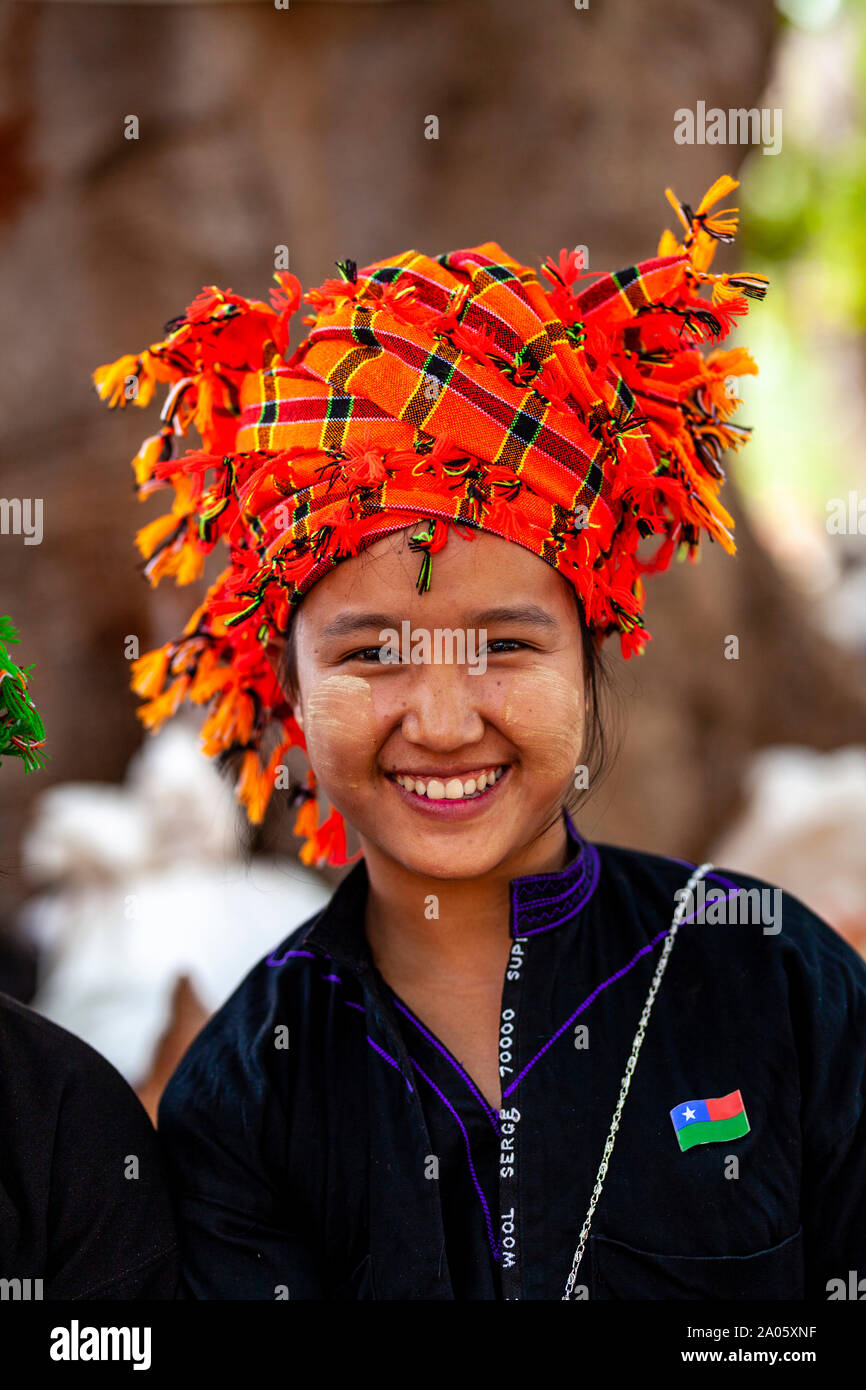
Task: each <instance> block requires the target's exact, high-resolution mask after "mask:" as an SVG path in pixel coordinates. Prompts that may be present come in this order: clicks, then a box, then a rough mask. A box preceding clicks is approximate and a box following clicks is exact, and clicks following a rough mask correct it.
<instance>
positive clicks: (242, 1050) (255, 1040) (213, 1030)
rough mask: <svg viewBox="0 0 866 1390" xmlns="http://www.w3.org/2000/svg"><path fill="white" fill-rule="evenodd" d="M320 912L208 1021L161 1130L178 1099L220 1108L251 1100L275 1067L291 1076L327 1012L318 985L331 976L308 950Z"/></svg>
mask: <svg viewBox="0 0 866 1390" xmlns="http://www.w3.org/2000/svg"><path fill="white" fill-rule="evenodd" d="M326 906H327V904H326ZM323 911H324V908H323V909H320V910H319V911H318V912H316V913H314V914H313V915H312V916H311V917H309V918H307V920H306V921H305V922H302V923H301V924H300V926H298V927H296V928H295V929H294V930H293V931H292V932H291V933H290V934H289V935H288V936H287V937H284V939H283V940H282V941H280V942H279V943H278V944H277V945H276V946H275V947H274V949H273V950H272V951H270V952H269V953H268V954H267V955H266V956H263V957H262V958H261V960H259V961H258V962H257V963H256V964H255V965H254V966H253V967H252V968H251V969H250V970H249V971H248V972H247V974H246V975H245V976H244V977H243V979H242V980H241V981H240V983H239V984H238V985H237V986H236V987H235V989H234V990H233V991H232V993H231V994H230V995H229V996H228V998H227V999H226V1000H225V1002H224V1003H223V1004H222V1005H221V1006H220V1007H219V1008H218V1009H217V1010H216V1012H215V1013H214V1014H213V1015H212V1016H211V1017H210V1019H208V1021H207V1023H206V1024H205V1025H204V1027H203V1028H202V1029H201V1031H200V1032H199V1033H198V1034H197V1036H196V1037H195V1038H194V1040H193V1042H192V1043H191V1044H190V1046H189V1047H188V1049H187V1051H186V1052H185V1053H184V1055H183V1057H182V1059H181V1061H180V1063H179V1065H178V1067H177V1068H176V1070H175V1072H174V1074H173V1076H172V1078H171V1080H170V1081H169V1084H168V1087H167V1088H166V1091H165V1092H164V1094H163V1100H162V1102H161V1104H160V1124H162V1117H163V1112H164V1109H165V1110H167V1109H168V1108H169V1107H170V1106H171V1105H172V1103H173V1097H175V1096H179V1095H181V1094H182V1095H184V1096H188V1094H189V1093H190V1092H191V1091H192V1090H195V1091H196V1093H197V1094H198V1095H199V1096H202V1094H203V1093H206V1094H207V1095H209V1096H210V1099H211V1101H212V1102H214V1103H215V1102H217V1101H218V1100H219V1098H220V1095H225V1094H227V1093H233V1094H237V1093H240V1092H244V1093H246V1094H247V1095H252V1094H255V1093H256V1091H257V1090H258V1089H260V1088H261V1087H263V1086H264V1085H265V1084H266V1081H267V1076H268V1074H269V1073H270V1072H271V1071H273V1070H274V1069H275V1067H276V1069H277V1070H278V1071H279V1073H280V1074H281V1075H283V1076H284V1077H285V1075H286V1073H287V1071H290V1070H291V1069H292V1063H293V1062H294V1061H296V1060H297V1057H298V1055H299V1043H300V1041H301V1036H300V1035H301V1033H302V1032H308V1031H309V1030H310V1028H311V1026H312V1019H313V1016H314V1015H315V1014H316V1012H317V1010H318V1011H321V1010H322V1009H325V1008H326V1006H327V993H326V992H325V993H324V995H323V992H322V991H321V990H320V989H319V988H318V984H319V981H320V977H321V976H323V975H326V974H327V970H328V959H327V957H326V956H325V955H324V954H323V953H322V952H321V951H318V950H316V951H314V950H310V949H307V947H306V938H307V936H308V934H309V932H310V931H311V930H312V929H313V927H315V926H316V924H317V923H318V922H319V920H320V918H321V916H322V912H323ZM285 1063H288V1064H289V1065H288V1067H287V1066H286V1065H284V1064H285Z"/></svg>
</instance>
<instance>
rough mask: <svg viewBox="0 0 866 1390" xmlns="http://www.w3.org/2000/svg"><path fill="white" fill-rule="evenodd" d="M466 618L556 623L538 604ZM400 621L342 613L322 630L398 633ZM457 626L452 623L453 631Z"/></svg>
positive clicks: (472, 623) (482, 623)
mask: <svg viewBox="0 0 866 1390" xmlns="http://www.w3.org/2000/svg"><path fill="white" fill-rule="evenodd" d="M466 616H467V618H468V619H469V622H468V624H467V626H469V627H476V628H478V627H480V628H484V627H487V626H491V627H492V626H493V625H494V623H528V624H531V625H533V626H534V627H543V628H547V629H548V630H549V631H556V630H558V628H559V623H558V622H557V621H556V619H555V618H554V617H553V615H552V614H551V613H548V612H547V610H546V609H544V608H541V607H539V605H538V604H537V603H519V604H513V603H509V604H503V605H499V606H497V607H495V608H483V609H479V610H477V611H476V612H474V613H469V614H467V615H466ZM401 621H402V620H401V619H400V618H395V617H394V616H393V614H391V613H363V612H360V613H341V614H340V616H339V617H338V618H335V619H334V621H333V622H332V623H329V624H328V626H327V627H326V628H324V629H323V631H322V636H323V637H346V636H349V635H350V634H351V633H353V632H361V631H363V630H365V629H367V628H377V629H379V630H381V629H382V628H390V629H393V630H394V631H397V630H398V629H399V628H400V623H401ZM459 626H460V625H459V624H456V623H451V624H450V627H451V628H452V629H454V628H455V627H459Z"/></svg>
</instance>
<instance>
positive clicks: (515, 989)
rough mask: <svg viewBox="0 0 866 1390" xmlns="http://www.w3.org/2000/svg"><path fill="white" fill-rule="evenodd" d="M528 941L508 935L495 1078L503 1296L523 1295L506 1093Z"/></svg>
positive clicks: (513, 1111) (516, 1156) (514, 1109)
mask: <svg viewBox="0 0 866 1390" xmlns="http://www.w3.org/2000/svg"><path fill="white" fill-rule="evenodd" d="M528 947H529V941H528V940H527V938H526V937H517V938H515V939H514V940H513V941H512V944H511V952H510V954H509V957H508V964H507V966H506V968H505V980H504V982H503V986H502V1009H501V1011H500V1016H499V1078H500V1083H501V1086H502V1106H501V1108H500V1111H499V1127H500V1142H499V1251H500V1269H501V1280H502V1297H503V1298H504V1299H519V1298H522V1297H523V1279H522V1272H521V1271H522V1258H523V1250H522V1241H521V1222H520V1163H521V1153H520V1122H521V1118H522V1117H521V1113H520V1109H519V1107H518V1106H517V1105H516V1104H514V1103H512V1101H511V1098H510V1097H507V1095H506V1092H507V1091H508V1087H509V1085H511V1084H512V1083H513V1082H514V1079H515V1077H517V1076H518V1075H519V1056H518V1038H519V1027H518V1021H519V1011H520V1003H521V998H522V991H523V980H524V977H525V972H526V952H527V949H528Z"/></svg>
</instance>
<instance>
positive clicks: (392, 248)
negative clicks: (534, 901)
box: [0, 0, 863, 916]
mask: <svg viewBox="0 0 866 1390" xmlns="http://www.w3.org/2000/svg"><path fill="white" fill-rule="evenodd" d="M773 14H774V11H773V4H772V0H760V3H754V0H733V2H732V3H730V4H728V5H725V6H712V5H705V6H697V7H696V6H695V5H694V4H693V3H690V0H657V3H655V4H653V5H645V4H640V3H638V2H637V0H619V3H618V4H617V5H613V6H612V5H607V4H598V5H596V4H595V3H594V0H593V2H592V3H591V4H590V6H589V7H588V8H587V9H586V10H577V9H576V8H573V7H571V6H569V5H567V4H565V3H562V4H555V5H554V4H548V5H537V6H536V5H527V4H526V3H525V0H495V3H494V2H493V0H483V2H482V0H440V2H439V3H435V4H426V3H417V4H414V5H413V4H401V5H396V6H395V5H390V4H382V5H379V6H376V5H372V4H364V5H358V6H355V5H353V4H341V5H317V4H294V5H292V6H291V7H290V8H289V9H288V10H280V11H277V10H275V9H274V8H273V7H272V6H270V5H268V4H261V5H256V4H247V5H229V6H223V5H213V6H209V5H192V6H182V5H177V6H171V5H169V6H166V5H154V6H147V5H133V6H128V7H127V6H123V5H117V6H109V5H106V6H98V7H94V6H90V5H76V4H62V5H45V6H36V5H30V6H26V5H15V4H9V5H7V6H5V8H3V9H2V10H0V22H2V25H3V29H4V33H5V37H6V39H7V42H6V44H5V45H4V47H5V51H6V53H7V55H8V56H7V58H6V60H5V61H6V68H7V73H6V75H7V79H8V82H7V87H8V93H9V96H10V102H11V104H10V105H9V108H8V114H7V117H6V119H5V124H4V125H3V127H2V130H0V157H2V158H4V159H5V161H6V165H7V169H8V171H9V173H10V178H9V179H8V180H7V182H6V190H7V191H6V197H5V202H4V203H3V205H2V207H0V216H2V217H3V218H4V226H3V235H4V239H5V247H4V250H5V255H4V256H3V258H2V266H0V288H2V294H3V303H4V309H5V319H6V323H7V325H9V327H8V329H7V333H6V334H5V335H4V344H3V362H2V365H3V370H2V372H0V421H2V424H0V430H2V433H3V436H4V437H3V439H2V456H3V458H4V469H3V483H2V489H3V491H4V493H5V495H6V496H8V497H21V498H25V497H38V498H42V499H43V502H44V537H43V539H42V542H41V544H40V545H34V546H26V545H25V544H24V542H23V538H22V537H20V536H2V537H0V586H2V588H3V591H4V592H9V593H12V592H14V593H15V595H16V602H15V612H16V615H17V618H18V620H19V622H20V626H21V629H22V633H23V634H24V635H25V638H26V642H27V655H26V659H27V661H28V662H33V664H34V666H35V673H34V691H35V692H36V694H37V697H38V702H39V706H40V710H41V711H42V713H43V717H44V719H45V723H46V727H47V730H48V734H49V745H48V751H49V752H50V753H51V754H52V762H51V763H50V764H49V767H48V770H47V771H46V772H45V773H44V774H41V777H42V779H43V780H42V781H40V782H39V783H38V785H37V779H35V778H32V777H31V778H25V777H24V776H23V774H22V773H21V772H20V770H19V769H15V768H13V769H9V771H8V773H6V774H5V776H4V786H3V802H2V806H0V836H2V843H3V846H4V855H5V863H6V865H7V866H9V867H11V866H12V865H13V864H14V862H15V855H16V849H17V845H18V842H19V837H20V833H21V827H22V824H23V821H24V813H25V810H26V808H27V806H28V805H29V803H30V801H31V799H32V797H33V796H34V795H36V794H37V793H38V792H39V791H41V790H43V788H44V781H45V780H47V781H49V782H51V781H55V780H73V781H77V780H80V779H96V780H100V781H118V780H119V779H120V778H121V777H122V775H123V770H124V768H125V766H126V763H127V760H128V758H129V757H130V755H131V753H132V752H133V750H134V749H135V748H136V747H137V746H138V744H139V742H140V738H141V729H140V726H139V725H138V724H137V721H136V717H135V710H136V708H137V706H138V703H139V702H138V700H137V698H136V697H135V696H134V695H132V694H131V692H130V691H129V689H128V678H129V660H128V657H127V655H126V652H127V650H128V639H129V638H130V637H136V638H138V640H139V643H140V649H141V650H142V651H146V650H147V649H148V648H149V647H151V646H154V645H156V644H157V643H159V642H162V641H165V640H167V639H168V638H169V637H172V636H175V635H176V634H177V633H179V632H180V631H181V629H182V627H183V625H184V623H185V622H186V619H187V617H188V616H189V613H190V611H191V609H192V606H193V604H194V601H195V596H194V595H193V594H192V591H191V590H188V589H187V590H180V591H175V590H174V589H173V588H171V587H170V586H168V585H166V584H164V585H162V586H160V588H159V589H158V590H156V591H151V590H150V589H149V587H148V585H147V584H146V582H145V581H144V580H143V579H142V578H141V577H140V574H139V572H138V571H139V566H140V559H139V557H138V555H137V552H136V551H135V549H134V547H133V535H134V531H135V530H136V529H137V528H138V527H140V526H142V525H143V524H144V523H145V522H147V521H149V520H151V519H152V518H153V517H155V516H158V515H160V514H161V512H162V510H163V509H164V506H163V499H162V498H161V497H157V498H156V499H153V500H151V501H149V502H148V503H146V504H145V505H139V503H138V502H137V500H136V498H135V494H134V490H133V479H132V472H131V469H130V468H129V465H128V460H129V459H131V457H132V456H133V454H134V453H135V452H136V450H137V448H138V445H139V443H140V440H141V438H142V436H143V435H144V434H146V433H150V432H152V429H153V428H154V427H155V426H154V425H153V419H154V416H155V412H154V411H151V412H150V415H149V416H148V417H146V416H145V415H144V414H141V415H139V414H138V412H137V411H127V412H126V413H125V414H124V415H120V414H118V415H116V416H109V415H108V414H107V412H106V411H105V409H104V407H102V406H101V405H100V404H99V403H98V402H97V400H96V397H95V395H94V394H93V392H92V390H91V386H90V372H91V371H92V369H93V368H94V367H95V366H97V365H98V364H100V363H102V362H106V361H111V360H113V359H114V358H115V357H117V356H118V355H119V354H120V353H121V352H123V351H128V350H131V349H135V348H138V347H142V346H144V345H145V344H147V343H148V342H152V341H154V340H155V339H157V338H159V337H161V336H162V330H163V324H164V323H165V321H166V320H168V319H169V318H170V317H172V316H173V315H174V314H176V313H178V312H179V311H180V310H182V309H183V308H184V306H185V305H186V304H187V303H189V301H190V300H191V299H192V298H193V296H194V295H195V293H196V292H197V291H198V289H199V288H200V287H201V285H202V284H205V283H217V284H220V285H222V286H225V287H229V286H230V287H232V288H235V289H238V290H241V291H243V292H244V293H248V294H252V295H256V294H262V295H263V294H265V293H266V291H267V288H268V287H269V284H270V276H271V272H272V270H273V267H274V255H275V248H277V247H279V246H285V247H286V248H287V251H288V260H289V267H290V269H291V270H293V271H294V272H295V273H296V274H298V275H299V276H300V278H301V280H302V282H303V283H304V285H308V284H311V283H313V284H315V283H318V282H319V281H321V280H322V279H323V278H325V276H327V275H328V274H329V273H331V272H332V271H333V263H334V261H335V260H336V259H342V258H346V257H351V258H352V259H354V260H356V261H357V262H358V263H360V264H363V263H365V262H368V261H370V260H373V259H376V258H379V257H381V256H383V255H386V254H388V253H390V252H396V251H399V250H402V249H404V248H406V247H408V246H416V247H419V248H422V249H425V250H428V251H431V252H433V253H436V252H439V251H441V250H447V249H450V248H453V247H458V246H463V245H472V244H477V243H478V242H480V241H483V240H486V239H490V238H493V239H496V240H498V241H500V242H501V243H502V244H503V245H504V246H505V247H506V248H507V249H508V250H509V251H511V252H512V254H514V255H516V256H518V257H520V258H522V259H524V260H526V261H528V262H530V263H533V264H537V263H538V262H539V261H541V260H543V259H544V257H545V256H546V255H547V254H548V253H553V254H554V255H556V254H557V253H558V251H559V249H560V248H561V247H562V246H572V245H575V244H582V245H586V246H587V248H588V251H589V267H590V269H593V270H595V269H604V268H607V269H610V268H614V267H615V266H617V265H623V264H629V263H631V262H632V261H633V260H635V259H638V258H641V257H643V256H646V255H650V254H653V253H654V252H655V249H656V245H657V239H658V235H659V232H660V231H661V229H662V227H663V226H665V225H667V224H669V222H670V220H671V214H670V210H669V208H668V205H667V203H666V202H665V201H664V198H663V190H664V187H665V185H666V184H671V185H673V186H674V187H675V188H676V190H677V192H678V193H679V194H680V196H682V197H684V198H686V199H691V200H696V199H697V198H699V197H700V196H701V194H702V193H703V191H704V190H705V189H706V188H707V187H708V186H709V183H710V182H711V180H712V179H713V178H714V177H715V176H716V175H717V174H719V173H721V172H724V171H726V170H727V171H729V172H731V173H734V174H735V173H736V171H737V167H738V164H739V161H740V158H741V156H742V153H743V150H742V148H738V147H730V148H728V147H707V146H697V145H695V146H684V145H675V143H674V140H673V129H674V114H673V113H674V111H675V109H676V108H677V107H680V106H684V105H693V104H694V103H695V101H696V100H698V99H703V100H705V101H706V103H707V105H708V106H721V107H723V108H727V107H728V106H751V105H754V104H756V102H757V101H758V98H759V95H760V92H761V89H762V86H763V83H764V80H765V74H766V71H767V66H768V58H769V54H770V51H771V46H772V40H773V24H774V18H773ZM624 20H625V22H624ZM431 116H432V117H435V118H436V120H437V122H438V138H437V139H427V138H425V129H426V130H427V131H428V132H429V130H430V129H431V125H430V121H429V118H430V117H431ZM133 117H134V118H136V119H137V122H138V130H137V136H138V138H137V139H131V140H130V139H125V138H124V132H125V131H129V130H130V129H131V126H130V118H133ZM719 262H720V268H721V269H724V268H725V267H726V266H729V265H730V264H732V262H731V259H730V256H729V255H728V254H727V253H726V252H724V251H723V252H722V254H721V256H720V258H719ZM757 312H759V307H758V310H757ZM296 329H297V330H298V331H301V325H300V324H299V323H296ZM194 443H195V441H194V440H190V441H189V446H190V447H192V446H193V444H194ZM728 505H731V504H730V503H728ZM733 507H734V511H735V512H736V513H737V516H738V528H737V535H738V538H739V539H740V540H741V542H742V556H741V558H740V557H738V559H737V560H730V559H729V558H728V557H726V556H722V555H719V554H713V553H709V554H707V555H706V556H705V563H703V564H702V565H700V566H698V567H696V568H694V569H693V568H692V567H685V566H683V567H675V569H674V571H673V572H672V573H671V574H669V575H666V576H664V577H662V578H661V579H659V580H658V581H656V584H655V586H654V589H653V592H652V596H651V599H650V603H649V610H648V622H649V626H650V630H651V631H652V632H653V634H654V636H655V641H654V642H653V643H652V644H651V646H650V648H649V649H648V651H647V653H646V655H645V656H644V657H642V658H641V659H640V661H639V662H632V663H630V664H629V667H628V668H626V670H625V671H624V672H623V675H624V677H625V686H624V688H625V691H626V697H627V699H626V706H625V709H626V713H627V716H628V719H629V730H628V734H627V737H626V741H625V744H624V747H623V756H622V761H621V764H620V766H619V768H618V771H617V774H616V777H615V779H614V780H613V781H611V782H610V783H609V784H607V785H606V788H605V790H604V792H603V793H602V794H601V796H600V797H599V798H598V799H597V800H594V801H592V802H590V805H589V808H588V810H587V814H586V819H585V822H584V823H583V829H584V833H587V834H589V835H591V836H592V835H595V836H596V837H597V838H607V839H613V840H616V839H622V840H625V841H627V842H629V843H636V844H641V845H642V846H644V847H646V848H648V849H653V848H658V849H665V848H667V849H670V850H672V851H673V852H678V853H682V854H693V855H698V854H699V853H700V852H701V847H702V846H703V844H704V843H705V841H706V838H707V836H708V835H709V834H710V833H711V832H712V831H713V830H715V829H716V828H717V827H718V826H720V825H721V824H723V823H724V820H725V817H726V816H727V814H728V813H729V811H730V809H731V807H732V805H733V802H734V800H735V795H736V785H737V776H738V770H739V768H740V766H741V764H742V759H743V757H744V756H745V754H746V753H747V752H748V751H749V749H751V748H753V747H755V746H757V745H758V744H760V743H761V742H762V741H765V740H766V739H767V738H768V737H771V738H772V737H774V738H776V739H778V738H780V737H781V738H786V739H790V740H797V741H803V742H806V743H815V744H818V745H820V746H829V745H830V744H832V743H834V742H839V741H845V740H846V739H849V738H854V737H857V736H859V729H860V727H861V726H862V713H863V711H862V705H861V703H860V699H859V696H856V695H855V694H853V693H852V687H851V682H850V679H849V677H847V676H846V675H845V672H844V670H843V669H842V668H841V667H840V666H839V664H838V663H837V662H836V661H835V660H834V659H831V658H828V655H827V653H822V651H821V650H820V649H819V648H818V647H817V645H816V643H815V640H814V639H813V638H812V636H811V635H810V634H809V632H808V631H807V630H805V628H804V625H803V622H802V620H801V619H800V617H799V615H798V614H797V611H796V609H795V608H794V606H793V604H792V603H791V601H790V600H789V599H788V597H787V594H786V592H785V590H784V588H783V586H781V585H779V584H777V582H776V580H775V578H774V576H773V574H772V571H771V570H770V568H769V565H768V562H767V561H766V559H765V557H764V556H763V554H762V552H761V551H760V549H759V548H758V547H757V546H756V545H755V544H754V542H752V541H751V540H750V537H749V533H748V529H747V528H746V527H745V526H744V523H743V522H742V521H741V519H740V517H741V513H740V509H739V508H738V507H737V506H736V499H733ZM211 561H212V570H211V571H210V572H209V578H211V579H212V578H213V577H214V576H215V574H216V572H217V571H218V568H219V567H220V561H221V557H211ZM202 592H203V590H202ZM732 624H735V630H736V631H737V632H739V633H741V634H742V636H743V638H744V641H743V655H742V658H741V660H740V662H739V663H731V662H726V661H725V660H724V658H723V655H722V652H723V643H724V637H725V634H726V633H727V632H729V631H730V630H731V626H732ZM749 637H751V639H752V640H751V642H749V641H748V640H745V639H748V638H749ZM611 657H612V660H613V662H614V664H615V665H616V664H618V658H617V657H616V655H615V653H614V652H613V651H611ZM638 667H639V668H640V669H639V670H638V669H637V668H638ZM291 822H292V817H291V816H290V815H288V814H286V811H285V808H283V809H282V811H281V810H280V808H275V810H274V812H273V814H272V815H271V816H270V819H269V822H268V824H267V827H266V832H265V839H266V841H267V842H268V843H270V844H272V845H275V846H278V847H280V848H282V849H285V850H290V849H291V848H292V844H293V842H292V839H291V835H290V827H291ZM133 833H134V832H133V830H132V828H130V834H133ZM23 891H24V884H23V881H22V879H21V878H20V876H18V877H16V875H14V874H11V875H9V876H7V877H6V878H5V879H3V878H0V895H2V896H0V916H2V914H3V911H4V910H5V911H6V912H7V913H8V912H9V911H10V910H11V909H12V907H13V906H14V904H15V902H16V901H18V900H19V899H20V897H21V895H22V893H23Z"/></svg>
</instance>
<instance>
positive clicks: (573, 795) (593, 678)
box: [277, 580, 619, 817]
mask: <svg viewBox="0 0 866 1390" xmlns="http://www.w3.org/2000/svg"><path fill="white" fill-rule="evenodd" d="M563 582H567V581H565V580H564V581H563ZM569 588H571V592H572V594H573V595H574V601H575V606H576V608H577V616H578V621H579V623H580V637H581V646H582V652H583V670H584V689H585V691H586V703H587V719H586V724H585V728H584V737H583V750H582V754H583V761H584V765H585V767H586V769H587V779H586V780H587V784H588V785H587V789H586V791H583V790H578V789H573V790H572V791H571V792H569V794H568V795H567V796H566V798H565V805H566V806H567V807H568V810H569V813H570V814H571V815H572V817H573V816H574V815H575V814H576V813H577V810H578V808H579V807H580V806H581V805H582V804H583V801H584V799H588V797H589V796H590V795H591V794H592V792H593V791H595V790H596V789H597V788H598V786H599V785H600V783H601V782H602V781H603V780H604V778H605V777H606V776H607V774H608V772H609V770H610V766H611V765H612V761H613V760H612V759H609V758H608V749H609V739H608V733H607V727H606V721H605V719H604V718H603V717H602V704H603V703H606V702H607V698H608V697H609V696H610V694H611V691H612V686H613V681H612V677H611V673H610V670H609V669H608V666H607V664H606V661H605V657H604V654H603V653H602V651H601V650H600V649H599V647H597V646H596V642H595V639H594V637H593V634H592V632H591V631H590V629H589V627H588V625H587V621H586V615H585V614H584V611H583V604H582V603H581V602H580V598H579V597H578V594H577V590H576V589H575V588H574V587H573V586H571V585H569ZM296 616H297V613H295V614H293V615H292V620H291V621H290V623H289V630H288V633H287V634H286V641H285V646H284V648H283V652H282V655H281V657H280V663H279V669H278V672H277V675H278V679H279V682H280V685H281V686H282V689H283V690H284V691H285V693H286V695H287V696H288V698H289V700H290V701H291V703H292V705H296V704H297V701H298V667H297V652H296V650H295V628H296V626H297V624H296V621H295V619H296ZM618 741H619V740H617V742H618Z"/></svg>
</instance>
